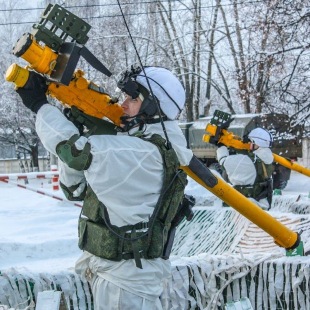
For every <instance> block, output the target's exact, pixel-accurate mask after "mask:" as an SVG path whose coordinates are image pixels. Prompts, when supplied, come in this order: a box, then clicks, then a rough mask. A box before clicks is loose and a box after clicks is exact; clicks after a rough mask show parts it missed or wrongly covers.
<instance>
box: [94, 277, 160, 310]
mask: <svg viewBox="0 0 310 310" xmlns="http://www.w3.org/2000/svg"><path fill="white" fill-rule="evenodd" d="M92 293H93V299H94V310H162V309H163V308H162V305H161V302H160V300H159V297H158V298H157V300H155V301H154V300H148V299H146V298H143V297H141V296H138V295H135V294H133V293H131V292H128V291H126V290H124V289H122V288H120V287H118V286H116V285H114V284H113V283H111V282H109V281H107V280H105V279H103V278H100V277H99V276H96V277H95V278H94V280H93V281H92Z"/></svg>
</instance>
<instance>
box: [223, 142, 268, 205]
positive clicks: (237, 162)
mask: <svg viewBox="0 0 310 310" xmlns="http://www.w3.org/2000/svg"><path fill="white" fill-rule="evenodd" d="M253 153H254V155H255V156H257V157H259V158H260V159H261V160H262V161H263V162H264V163H265V164H267V165H269V164H271V163H272V162H273V154H272V152H271V150H270V148H267V147H266V148H263V147H260V148H258V149H257V150H255V151H253ZM217 160H218V162H219V163H220V165H222V166H223V167H224V168H225V171H226V173H227V176H228V178H229V181H230V183H231V184H232V185H233V186H235V185H253V184H254V182H255V179H256V176H257V172H256V168H255V165H254V163H253V161H252V160H251V158H250V157H249V156H248V155H245V154H234V155H229V152H228V149H227V147H226V146H221V147H219V148H218V149H217ZM254 160H255V159H254ZM250 199H251V200H253V201H254V202H255V203H257V204H258V205H259V206H260V207H261V208H263V209H268V208H269V204H268V201H267V199H266V198H263V199H261V200H260V201H256V200H255V199H253V198H250Z"/></svg>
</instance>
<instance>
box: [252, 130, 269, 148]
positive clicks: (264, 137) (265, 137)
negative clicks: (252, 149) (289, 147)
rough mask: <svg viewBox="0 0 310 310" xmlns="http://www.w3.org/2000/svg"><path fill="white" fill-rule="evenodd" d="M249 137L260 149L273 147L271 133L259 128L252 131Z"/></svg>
mask: <svg viewBox="0 0 310 310" xmlns="http://www.w3.org/2000/svg"><path fill="white" fill-rule="evenodd" d="M248 137H249V139H250V140H251V141H252V142H253V143H255V144H256V145H258V146H259V147H271V145H272V141H273V139H272V136H271V134H270V132H269V131H267V130H266V129H263V128H259V127H258V128H255V129H253V130H251V132H250V133H249V134H248Z"/></svg>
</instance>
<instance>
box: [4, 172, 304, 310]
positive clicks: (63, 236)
mask: <svg viewBox="0 0 310 310" xmlns="http://www.w3.org/2000/svg"><path fill="white" fill-rule="evenodd" d="M43 174H44V173H43ZM45 174H46V175H48V174H50V172H49V173H45ZM0 180H1V175H0ZM18 185H19V186H18ZM20 186H23V187H26V188H22V187H20ZM309 191H310V178H309V177H306V176H304V175H301V174H298V173H296V172H292V176H291V180H290V181H289V184H288V186H287V188H286V189H285V190H283V191H282V196H281V197H280V196H278V197H275V199H274V201H275V203H274V204H273V208H272V210H271V211H270V214H271V215H272V216H274V217H276V218H277V219H278V220H280V221H281V222H282V223H284V224H285V225H287V227H290V229H293V231H294V232H299V231H301V230H304V233H303V234H302V240H303V241H305V242H304V243H305V248H306V250H309V249H310V242H308V240H310V238H309V237H310V216H309V213H310V198H309V197H308V196H309ZM186 193H187V194H190V195H193V196H194V197H195V198H196V206H197V207H196V210H197V211H196V213H195V217H194V219H193V220H192V221H191V222H189V223H188V222H184V223H182V224H181V225H180V227H179V230H178V233H177V235H176V240H175V247H174V252H173V253H174V255H172V256H171V261H172V277H171V279H170V280H169V283H167V285H166V286H165V287H164V291H163V293H162V296H161V302H162V304H163V305H165V308H166V309H180V310H188V309H209V310H210V309H218V305H222V306H223V305H224V304H225V303H226V302H228V301H232V300H239V299H240V298H241V297H248V298H249V299H250V301H251V304H252V306H253V309H257V310H265V309H302V310H308V309H309V308H307V306H306V305H309V304H310V298H309V296H310V295H309V291H310V288H309V287H307V288H306V289H305V285H307V283H309V281H308V279H309V268H310V256H305V257H298V256H297V257H296V256H295V257H286V255H285V251H284V249H283V248H279V247H278V246H276V245H275V243H274V240H273V238H272V237H271V236H269V235H268V234H267V233H266V232H264V231H262V230H261V229H260V228H258V227H257V226H256V225H254V224H252V223H250V222H249V221H248V220H247V219H246V218H244V217H243V216H242V215H240V214H239V213H238V212H236V211H235V210H233V209H232V208H227V207H224V208H223V207H221V201H220V200H219V199H218V198H217V197H215V196H214V195H213V194H212V193H210V192H208V191H207V190H206V189H205V188H203V187H202V186H200V185H199V184H197V183H196V182H195V181H193V180H191V179H189V184H188V186H187V189H186ZM0 197H1V202H0V305H1V304H4V305H7V306H11V307H13V308H15V309H24V307H23V306H20V307H21V308H20V307H19V306H17V305H24V306H25V305H26V304H27V303H28V304H29V302H30V301H31V302H32V303H33V302H35V301H36V296H37V294H38V292H40V291H43V290H51V289H52V290H54V289H55V288H57V289H59V288H60V289H61V290H62V291H63V292H64V295H65V298H66V300H67V303H68V305H69V304H70V305H71V309H75V310H81V309H83V310H85V309H91V307H92V306H91V304H92V303H91V292H90V290H89V287H88V284H87V282H86V281H85V280H83V279H80V278H79V277H78V276H77V275H76V274H75V273H74V264H75V261H76V260H77V259H78V257H79V256H80V254H81V251H80V250H79V248H78V246H77V244H78V238H77V223H78V217H79V214H80V212H81V208H80V206H78V205H77V204H76V203H71V202H68V201H66V200H65V199H64V195H63V194H62V192H61V191H60V190H58V191H55V190H53V184H52V183H51V180H50V175H49V179H37V178H33V175H32V178H30V177H29V183H28V184H25V181H24V180H23V179H21V180H17V179H16V176H15V179H14V176H12V175H10V179H9V183H5V182H3V181H0ZM278 198H280V199H278ZM279 202H280V203H279ZM300 213H301V214H300ZM266 268H267V269H268V270H269V272H266V270H267V269H266ZM297 269H298V270H299V271H298V279H297V278H296V275H297ZM262 272H263V273H262ZM284 275H285V276H284ZM262 277H263V280H262ZM219 280H220V282H219ZM31 287H32V288H33V289H31ZM254 287H256V288H257V294H253V292H252V289H251V288H254ZM271 288H272V289H271ZM249 289H250V291H248V290H249ZM279 296H280V297H279ZM279 303H280V304H281V306H280V308H279V307H277V305H279ZM270 305H272V307H271V308H270V307H269V306H270Z"/></svg>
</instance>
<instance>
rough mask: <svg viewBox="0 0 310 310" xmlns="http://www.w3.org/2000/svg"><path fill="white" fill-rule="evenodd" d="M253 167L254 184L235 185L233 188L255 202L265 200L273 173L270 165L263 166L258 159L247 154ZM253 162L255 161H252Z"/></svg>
mask: <svg viewBox="0 0 310 310" xmlns="http://www.w3.org/2000/svg"><path fill="white" fill-rule="evenodd" d="M247 155H248V156H249V157H250V158H251V160H252V161H253V163H254V165H255V169H256V172H257V176H256V179H255V181H254V184H253V185H252V186H251V185H235V186H234V188H235V189H236V190H238V191H239V192H240V193H241V194H243V195H244V196H246V197H252V198H254V199H256V200H260V199H262V198H266V197H267V196H268V195H267V193H268V186H269V182H268V181H269V180H270V179H271V176H272V172H273V165H272V164H269V165H267V164H265V163H264V162H263V161H262V160H261V159H260V158H258V157H257V156H256V159H255V155H254V154H253V153H247ZM254 160H255V161H254Z"/></svg>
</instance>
